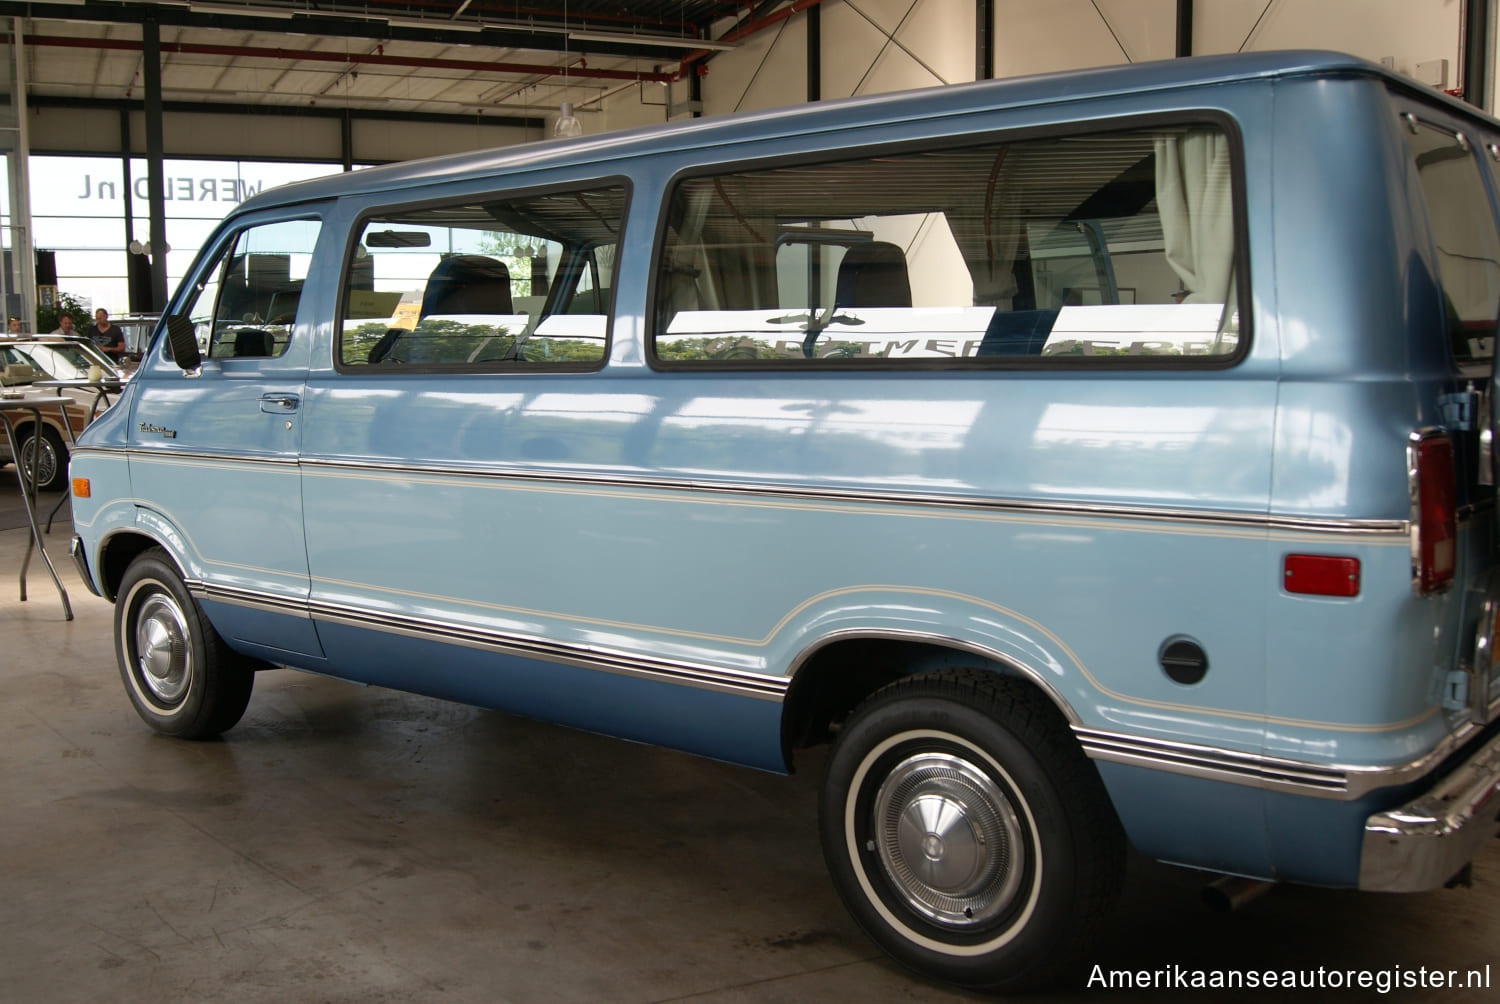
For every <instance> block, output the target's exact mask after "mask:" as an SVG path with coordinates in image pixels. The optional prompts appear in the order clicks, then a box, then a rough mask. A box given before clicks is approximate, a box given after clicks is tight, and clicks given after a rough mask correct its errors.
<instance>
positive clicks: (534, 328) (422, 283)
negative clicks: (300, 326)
mask: <svg viewBox="0 0 1500 1004" xmlns="http://www.w3.org/2000/svg"><path fill="white" fill-rule="evenodd" d="M624 215H625V189H624V187H623V186H615V187H608V188H596V189H590V190H586V191H568V192H548V193H546V194H543V195H531V196H525V197H521V198H516V199H509V200H505V201H493V202H472V203H463V204H458V205H443V206H430V205H429V206H422V207H418V208H411V209H398V210H391V211H385V212H381V213H379V214H378V215H376V216H375V217H374V218H372V219H370V220H368V221H367V222H366V223H365V225H364V227H363V229H362V230H361V232H360V239H359V243H358V244H357V245H356V246H355V247H354V249H353V253H352V257H351V259H350V261H349V262H348V263H347V265H346V267H345V271H344V297H343V322H342V327H341V334H340V339H339V350H338V360H339V363H340V365H341V366H346V367H365V366H383V367H396V366H402V365H405V366H437V367H442V368H445V369H458V370H464V369H494V368H497V367H498V368H509V367H528V366H536V365H547V364H554V365H572V366H579V365H582V366H586V367H589V368H593V367H596V366H599V365H602V364H603V361H604V358H605V352H606V345H607V341H608V330H609V319H610V304H611V300H612V296H611V294H612V292H613V288H614V273H615V249H616V247H617V246H618V242H619V240H620V229H621V225H622V221H623V219H624Z"/></svg>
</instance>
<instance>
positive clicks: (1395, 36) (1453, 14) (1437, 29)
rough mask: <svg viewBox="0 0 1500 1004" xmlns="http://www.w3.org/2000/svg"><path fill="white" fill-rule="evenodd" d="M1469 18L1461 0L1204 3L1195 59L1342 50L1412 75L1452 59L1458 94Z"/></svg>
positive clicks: (1198, 15) (1196, 23)
mask: <svg viewBox="0 0 1500 1004" xmlns="http://www.w3.org/2000/svg"><path fill="white" fill-rule="evenodd" d="M1262 13H1264V16H1262ZM1461 14H1462V4H1460V2H1459V0H1273V2H1272V3H1271V5H1270V7H1269V8H1268V7H1267V6H1266V3H1265V0H1213V2H1212V3H1204V2H1202V0H1200V2H1199V3H1198V5H1197V11H1196V12H1195V14H1194V17H1193V35H1194V37H1193V51H1194V52H1195V53H1198V54H1207V53H1210V52H1237V51H1240V50H1241V49H1243V50H1245V51H1247V52H1248V51H1256V50H1267V49H1337V50H1340V51H1342V52H1349V53H1353V54H1354V55H1356V56H1361V57H1363V58H1365V59H1368V60H1371V61H1372V62H1379V61H1380V59H1381V58H1382V57H1386V56H1390V57H1392V58H1393V59H1394V61H1395V68H1396V70H1397V71H1398V72H1401V73H1408V74H1409V73H1413V72H1414V71H1415V69H1416V64H1417V63H1419V62H1425V61H1427V60H1430V59H1446V60H1448V83H1447V86H1449V87H1456V86H1458V67H1459V64H1460V61H1461V59H1462V54H1461V52H1460V51H1459V46H1458V38H1459V31H1460V27H1459V26H1460V18H1461ZM1257 21H1258V22H1259V23H1257Z"/></svg>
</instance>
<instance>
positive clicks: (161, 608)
mask: <svg viewBox="0 0 1500 1004" xmlns="http://www.w3.org/2000/svg"><path fill="white" fill-rule="evenodd" d="M115 654H116V657H117V660H118V662H119V665H120V675H121V677H122V678H123V679H124V681H125V693H126V694H127V695H129V697H130V702H131V704H133V705H135V710H136V713H137V714H139V715H140V716H141V718H142V719H144V720H145V722H146V724H147V725H150V726H151V727H152V728H153V729H155V730H156V731H157V732H161V733H163V734H165V735H170V736H177V737H179V738H182V739H207V738H211V737H213V736H216V735H218V734H219V733H221V732H224V731H225V730H227V729H229V728H232V727H233V726H234V725H235V723H236V722H238V721H239V720H240V717H241V716H242V715H243V714H244V713H245V707H246V705H248V704H249V703H250V690H251V687H252V686H253V684H254V682H255V664H254V663H253V662H251V661H250V660H248V659H246V658H245V657H243V656H241V655H239V654H238V653H236V652H234V651H232V650H231V649H230V648H229V646H228V645H226V644H225V643H224V639H223V638H221V637H220V636H219V633H218V632H217V631H215V630H214V629H213V625H211V624H210V623H209V622H208V618H206V617H204V616H203V611H202V609H201V608H199V606H198V603H197V601H196V600H194V599H193V597H192V595H191V594H189V593H188V590H187V586H186V584H184V583H183V581H182V577H181V576H180V575H179V574H178V572H177V568H176V566H175V565H173V564H172V561H171V559H170V558H169V557H168V556H167V553H166V552H165V551H163V550H162V549H161V548H152V549H151V550H149V551H145V552H143V553H142V554H141V555H140V556H139V557H137V558H136V559H135V560H134V561H132V562H131V563H130V567H129V568H128V569H126V571H125V577H124V579H123V580H122V581H121V583H120V589H119V593H118V598H117V599H116V600H115Z"/></svg>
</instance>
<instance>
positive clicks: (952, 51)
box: [896, 0, 977, 86]
mask: <svg viewBox="0 0 1500 1004" xmlns="http://www.w3.org/2000/svg"><path fill="white" fill-rule="evenodd" d="M975 18H976V14H975V10H974V0H921V2H920V3H918V4H917V7H916V10H915V12H914V13H913V15H912V16H911V17H909V18H907V20H906V23H905V24H903V25H902V26H901V29H900V30H899V31H898V32H897V33H896V40H897V41H898V42H900V43H901V44H902V45H903V46H905V47H906V48H907V49H909V50H911V52H912V54H913V55H914V56H915V57H916V58H917V59H918V60H920V61H921V63H922V65H923V66H925V67H926V68H927V69H928V70H930V71H932V73H934V74H935V75H936V79H935V80H934V81H932V82H933V83H937V82H941V83H945V84H958V83H963V82H965V81H969V80H973V79H974V59H975V51H974V50H975V44H974V30H975V28H976V27H977V24H976V21H975ZM919 86H927V85H926V84H922V85H919Z"/></svg>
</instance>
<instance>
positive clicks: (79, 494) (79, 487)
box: [73, 478, 89, 499]
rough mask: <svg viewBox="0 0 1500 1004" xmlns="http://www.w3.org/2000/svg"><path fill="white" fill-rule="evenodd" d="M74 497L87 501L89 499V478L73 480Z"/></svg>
mask: <svg viewBox="0 0 1500 1004" xmlns="http://www.w3.org/2000/svg"><path fill="white" fill-rule="evenodd" d="M73 497H74V498H75V499H86V498H88V497H89V479H88V478H74V479H73Z"/></svg>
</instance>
